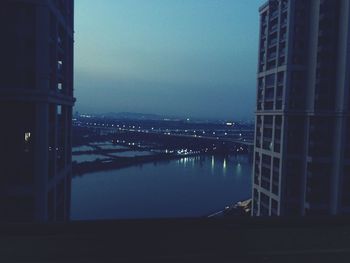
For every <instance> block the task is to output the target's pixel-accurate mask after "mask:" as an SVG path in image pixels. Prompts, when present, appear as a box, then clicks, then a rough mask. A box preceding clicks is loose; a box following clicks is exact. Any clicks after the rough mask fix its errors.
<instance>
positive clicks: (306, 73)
mask: <svg viewBox="0 0 350 263" xmlns="http://www.w3.org/2000/svg"><path fill="white" fill-rule="evenodd" d="M349 27H350V1H348V0H310V1H305V0H269V1H267V2H266V3H265V4H264V5H263V6H261V8H260V38H259V62H258V84H257V109H256V110H257V112H256V131H255V137H256V138H255V152H254V154H255V156H254V167H253V191H252V197H253V209H252V214H253V215H309V214H314V215H315V214H317V215H319V214H344V213H349V212H350V117H349V112H350V95H349V88H350V28H349Z"/></svg>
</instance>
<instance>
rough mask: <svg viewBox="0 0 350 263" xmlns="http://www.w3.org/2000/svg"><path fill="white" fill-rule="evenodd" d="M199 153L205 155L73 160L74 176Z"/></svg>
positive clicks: (160, 155) (181, 156)
mask: <svg viewBox="0 0 350 263" xmlns="http://www.w3.org/2000/svg"><path fill="white" fill-rule="evenodd" d="M199 155H204V154H203V153H193V154H187V155H178V154H163V153H159V154H154V155H145V156H135V157H113V159H108V160H96V161H93V162H83V163H77V162H73V165H72V166H73V176H79V175H82V174H85V173H90V172H98V171H104V170H113V169H119V168H124V167H128V166H133V165H139V164H146V163H152V162H160V161H167V160H176V159H181V158H186V157H192V156H199Z"/></svg>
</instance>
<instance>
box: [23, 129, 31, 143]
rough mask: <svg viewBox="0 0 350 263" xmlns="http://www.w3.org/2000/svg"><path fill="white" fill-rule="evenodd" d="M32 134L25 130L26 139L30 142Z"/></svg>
mask: <svg viewBox="0 0 350 263" xmlns="http://www.w3.org/2000/svg"><path fill="white" fill-rule="evenodd" d="M30 136H31V133H30V132H25V133H24V141H25V142H27V143H28V142H30Z"/></svg>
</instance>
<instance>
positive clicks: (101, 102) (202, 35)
mask: <svg viewBox="0 0 350 263" xmlns="http://www.w3.org/2000/svg"><path fill="white" fill-rule="evenodd" d="M264 2H265V1H264V0H147V1H146V0H101V1H95V0H76V1H75V97H76V98H77V102H76V106H75V110H76V111H79V112H88V113H105V112H126V111H128V112H142V113H155V114H164V115H175V116H181V117H200V118H217V119H219V118H221V119H234V120H237V119H251V118H253V113H254V110H255V96H256V95H255V89H256V69H257V54H258V20H259V15H258V8H259V6H260V5H261V4H263V3H264Z"/></svg>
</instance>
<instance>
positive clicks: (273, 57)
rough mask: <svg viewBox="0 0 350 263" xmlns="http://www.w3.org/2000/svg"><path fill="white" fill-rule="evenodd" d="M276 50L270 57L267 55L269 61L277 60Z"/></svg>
mask: <svg viewBox="0 0 350 263" xmlns="http://www.w3.org/2000/svg"><path fill="white" fill-rule="evenodd" d="M276 55H277V54H276V52H274V53H271V54H270V55H269V56H268V57H267V60H268V61H272V60H275V59H276Z"/></svg>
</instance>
